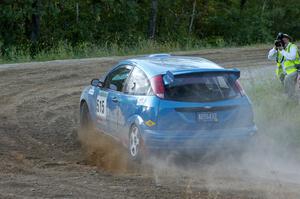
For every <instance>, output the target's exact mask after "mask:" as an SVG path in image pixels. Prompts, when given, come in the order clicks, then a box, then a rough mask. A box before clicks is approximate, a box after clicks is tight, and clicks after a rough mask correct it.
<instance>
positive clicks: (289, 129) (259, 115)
mask: <svg viewBox="0 0 300 199" xmlns="http://www.w3.org/2000/svg"><path fill="white" fill-rule="evenodd" d="M243 84H244V86H245V90H246V91H247V94H248V96H249V97H250V99H251V100H252V103H253V109H254V117H255V122H256V125H257V127H258V131H259V133H260V134H262V135H263V136H264V137H265V138H267V139H269V140H270V141H271V142H274V143H276V144H280V146H282V147H293V148H294V147H297V148H300V104H297V102H295V101H293V100H291V99H289V98H288V97H287V96H286V95H285V94H284V93H283V87H282V85H281V83H280V82H279V81H277V80H275V79H267V80H260V81H254V80H250V81H247V82H243Z"/></svg>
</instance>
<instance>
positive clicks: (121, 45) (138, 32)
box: [0, 0, 300, 63]
mask: <svg viewBox="0 0 300 199" xmlns="http://www.w3.org/2000/svg"><path fill="white" fill-rule="evenodd" d="M278 32H284V33H288V34H289V35H291V36H292V37H293V38H294V39H295V40H297V39H299V38H300V1H299V0H289V1H282V0H0V63H1V62H2V63H6V62H19V61H31V60H51V59H66V58H82V57H94V56H111V55H128V54H142V53H153V52H170V51H179V50H195V49H201V48H209V47H229V46H242V45H251V44H258V43H271V42H274V39H275V37H276V35H277V33H278Z"/></svg>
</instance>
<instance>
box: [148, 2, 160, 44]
mask: <svg viewBox="0 0 300 199" xmlns="http://www.w3.org/2000/svg"><path fill="white" fill-rule="evenodd" d="M157 9H158V0H152V4H151V15H150V23H149V33H148V37H149V39H154V38H155V31H156V18H157Z"/></svg>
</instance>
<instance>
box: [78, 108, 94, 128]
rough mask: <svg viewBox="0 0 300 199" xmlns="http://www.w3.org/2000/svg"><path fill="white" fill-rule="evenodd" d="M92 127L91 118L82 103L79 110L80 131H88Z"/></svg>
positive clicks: (87, 109)
mask: <svg viewBox="0 0 300 199" xmlns="http://www.w3.org/2000/svg"><path fill="white" fill-rule="evenodd" d="M91 127H92V121H91V116H90V113H89V108H88V106H87V103H86V102H84V103H83V105H82V106H81V108H80V130H90V129H91Z"/></svg>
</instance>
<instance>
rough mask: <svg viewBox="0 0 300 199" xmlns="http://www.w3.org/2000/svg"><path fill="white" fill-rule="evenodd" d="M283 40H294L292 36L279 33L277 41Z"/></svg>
mask: <svg viewBox="0 0 300 199" xmlns="http://www.w3.org/2000/svg"><path fill="white" fill-rule="evenodd" d="M283 38H288V39H289V40H290V41H292V40H293V38H292V37H291V36H290V35H288V34H285V33H282V32H279V33H278V35H277V38H276V39H279V40H281V39H283Z"/></svg>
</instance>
